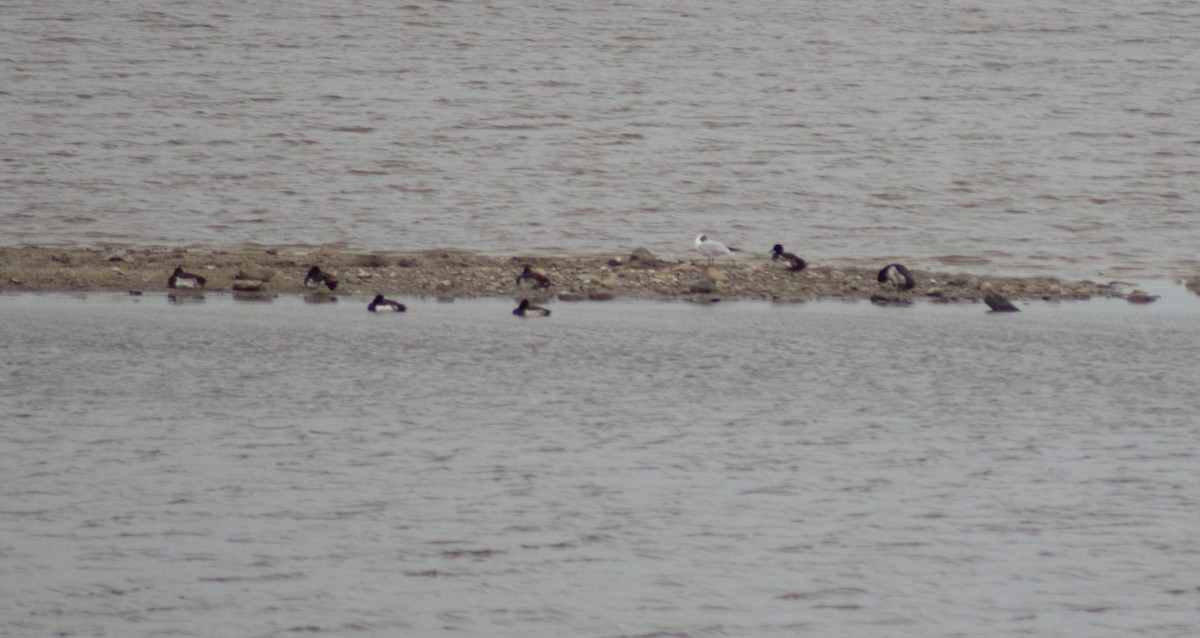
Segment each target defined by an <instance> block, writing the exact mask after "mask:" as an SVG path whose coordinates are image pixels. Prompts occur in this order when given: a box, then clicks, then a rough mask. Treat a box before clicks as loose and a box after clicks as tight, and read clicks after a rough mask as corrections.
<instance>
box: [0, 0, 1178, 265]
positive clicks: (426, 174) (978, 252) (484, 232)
mask: <svg viewBox="0 0 1200 638" xmlns="http://www.w3.org/2000/svg"><path fill="white" fill-rule="evenodd" d="M1198 103H1200V8H1198V7H1197V5H1196V3H1195V2H1192V1H1190V0H1133V1H1130V2H1119V3H1114V2H1108V1H1101V0H1069V1H1068V0H1050V1H1044V0H1038V1H1032V0H1000V1H994V2H988V3H975V2H938V3H922V2H912V1H899V2H887V3H880V2H865V1H854V0H850V1H846V0H838V1H837V2H830V1H825V0H810V1H804V2H790V3H780V2H768V1H765V0H742V1H739V2H733V3H731V2H712V1H705V0H700V1H695V2H662V1H654V2H636V3H633V2H591V1H582V0H558V1H553V2H506V1H495V2H473V1H440V2H413V3H408V4H404V3H396V2H390V1H383V0H357V1H355V2H340V3H324V2H313V1H311V0H307V1H306V0H287V1H286V2H285V1H280V0H263V1H258V2H250V3H247V2H240V1H239V2H230V1H228V0H190V1H188V2H161V1H155V2H148V1H146V0H111V1H107V2H83V3H81V2H62V1H46V0H38V1H36V2H34V1H22V0H0V141H2V146H0V159H2V164H0V224H2V225H3V227H4V229H5V234H4V237H3V238H0V241H4V242H5V243H16V242H42V243H65V244H82V245H91V244H95V243H98V242H106V241H110V242H118V243H141V244H166V245H187V244H195V243H200V244H216V245H229V244H237V243H241V242H258V243H268V244H301V245H316V244H324V243H334V244H343V245H348V246H354V247H364V248H370V249H426V248H443V247H451V248H462V249H467V250H475V251H479V252H483V253H489V254H513V253H523V252H531V251H536V252H566V253H580V252H585V253H617V254H620V253H626V252H628V251H629V250H631V249H632V248H634V247H636V246H646V247H648V248H650V249H651V250H653V251H655V252H657V253H659V254H663V255H668V256H673V255H680V254H683V253H686V252H687V251H688V250H689V248H690V241H691V238H692V237H693V236H694V235H695V234H696V233H697V232H700V231H705V232H708V233H710V234H712V235H714V236H715V237H717V238H718V239H721V240H724V241H726V242H727V243H730V244H733V245H735V246H736V245H741V246H742V247H744V248H747V249H752V250H756V251H766V250H768V249H769V247H770V246H771V245H772V244H774V243H783V244H784V245H785V246H787V247H788V248H789V249H792V250H794V251H796V252H797V253H799V254H801V255H802V256H804V257H806V258H807V259H809V260H810V261H814V262H816V263H820V262H821V261H836V260H863V261H866V262H872V263H875V262H878V260H880V259H883V258H891V257H897V258H902V259H904V260H906V261H908V262H911V263H912V264H914V265H922V266H951V267H958V266H966V267H969V268H971V269H974V270H976V271H989V272H990V271H1035V272H1039V273H1043V272H1044V273H1049V274H1063V275H1069V276H1077V275H1078V276H1089V277H1092V276H1096V275H1097V274H1098V273H1102V274H1103V275H1105V276H1126V277H1129V276H1139V275H1145V276H1155V277H1163V276H1174V275H1178V274H1194V272H1195V271H1196V270H1197V268H1198V267H1200V262H1198V261H1197V258H1196V252H1195V247H1196V246H1197V245H1198V244H1200V230H1198V229H1200V224H1197V223H1196V221H1197V210H1198V208H1200V179H1198V178H1200V108H1197V104H1198Z"/></svg>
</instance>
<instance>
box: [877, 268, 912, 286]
mask: <svg viewBox="0 0 1200 638" xmlns="http://www.w3.org/2000/svg"><path fill="white" fill-rule="evenodd" d="M876 279H878V280H879V283H881V284H891V285H893V286H895V287H896V288H898V289H900V290H912V289H913V287H914V286H916V285H917V282H916V280H915V279H913V276H912V273H911V272H909V271H908V268H905V267H904V264H888V265H886V266H884V267H883V269H882V270H880V271H879V276H878V277H876Z"/></svg>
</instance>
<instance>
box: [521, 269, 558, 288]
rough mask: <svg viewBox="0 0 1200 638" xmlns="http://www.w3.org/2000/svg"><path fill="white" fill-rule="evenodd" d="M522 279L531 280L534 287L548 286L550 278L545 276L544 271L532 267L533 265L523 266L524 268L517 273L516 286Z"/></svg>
mask: <svg viewBox="0 0 1200 638" xmlns="http://www.w3.org/2000/svg"><path fill="white" fill-rule="evenodd" d="M522 281H528V282H532V283H533V287H534V288H549V287H550V278H549V277H547V276H546V273H545V272H544V271H542V269H540V268H538V269H534V268H533V266H525V270H522V271H521V274H519V275H517V285H518V286H520V285H521V282H522Z"/></svg>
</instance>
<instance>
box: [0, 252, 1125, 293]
mask: <svg viewBox="0 0 1200 638" xmlns="http://www.w3.org/2000/svg"><path fill="white" fill-rule="evenodd" d="M314 265H316V266H319V267H320V268H321V269H322V270H323V271H325V272H329V273H332V274H333V275H335V276H336V278H337V280H338V286H337V288H336V290H335V291H333V292H332V293H328V294H338V295H340V294H353V295H357V294H362V295H368V294H376V293H382V294H388V295H397V296H423V297H529V298H532V299H543V300H544V299H553V298H557V299H560V300H564V301H570V300H588V299H591V300H602V299H612V298H617V297H620V298H637V299H662V300H671V299H695V298H720V299H730V300H734V299H759V300H776V301H797V302H800V301H815V300H860V299H861V300H865V299H870V300H872V301H874V302H876V303H883V304H908V303H912V302H913V301H918V300H927V301H932V302H942V303H954V302H959V303H976V302H980V301H982V299H983V297H984V296H985V295H986V294H987V293H988V292H989V291H992V290H994V291H997V292H999V293H1000V294H1002V295H1004V296H1005V297H1007V298H1009V299H1012V300H1046V301H1057V300H1067V299H1074V300H1079V299H1089V298H1091V297H1096V296H1099V297H1115V298H1126V299H1130V300H1131V301H1144V299H1140V298H1139V295H1138V294H1137V293H1138V292H1139V291H1137V290H1136V286H1134V285H1133V284H1132V283H1129V282H1094V281H1087V280H1083V281H1064V280H1061V279H1058V278H1056V277H1050V276H1025V277H1005V276H993V275H982V274H972V273H969V272H958V273H947V272H932V271H926V270H919V269H914V270H913V274H914V276H915V279H916V287H915V288H914V289H913V290H910V291H900V290H896V289H895V288H894V287H892V286H890V285H885V284H880V283H878V282H877V281H876V273H877V270H876V269H866V268H861V267H854V266H844V267H842V266H838V265H836V264H819V265H814V266H809V267H808V268H806V269H805V270H803V271H799V272H794V271H790V270H788V269H787V268H785V267H782V266H780V265H778V264H777V263H774V262H772V261H771V260H770V258H769V257H768V256H741V255H739V256H737V257H736V258H734V259H729V258H722V259H720V260H718V261H717V264H716V265H715V266H713V267H709V266H708V264H707V262H706V260H705V259H703V258H700V257H699V256H697V258H696V259H659V258H657V257H655V256H654V255H652V254H650V253H649V252H646V251H644V250H642V249H637V250H635V251H630V252H626V253H612V254H608V255H581V256H572V257H562V256H537V255H529V256H515V257H513V256H506V257H496V256H485V255H478V254H474V253H470V252H464V251H454V250H437V251H424V252H370V253H362V252H349V251H342V250H339V249H336V248H331V247H323V248H319V249H312V248H308V247H305V248H293V247H282V246H280V247H270V246H251V247H237V248H228V249H225V248H214V247H208V248H195V247H193V248H149V247H135V246H98V247H92V248H78V247H70V248H63V247H42V246H9V247H0V291H22V292H66V291H122V290H128V291H137V292H156V291H166V290H167V278H168V277H169V276H170V274H171V272H172V271H173V270H174V268H175V267H176V266H182V267H183V268H184V270H186V271H189V272H194V273H197V274H199V275H202V276H203V277H205V278H206V279H207V283H206V286H205V289H206V290H209V291H233V292H241V293H242V294H259V295H274V294H312V293H314V291H313V290H311V289H307V288H305V286H304V277H305V274H306V273H307V271H308V269H309V267H310V266H314ZM525 265H530V266H532V267H533V269H534V271H535V272H537V273H539V274H541V275H542V276H544V277H546V278H548V279H549V281H550V285H549V286H548V287H541V286H539V285H538V284H536V283H534V282H530V281H523V282H521V283H520V284H518V283H517V281H516V279H517V275H519V274H520V273H521V271H522V269H523V267H524V266H525ZM883 265H884V264H880V266H881V267H882V266H883ZM320 290H321V291H324V290H325V289H324V288H321V289H320Z"/></svg>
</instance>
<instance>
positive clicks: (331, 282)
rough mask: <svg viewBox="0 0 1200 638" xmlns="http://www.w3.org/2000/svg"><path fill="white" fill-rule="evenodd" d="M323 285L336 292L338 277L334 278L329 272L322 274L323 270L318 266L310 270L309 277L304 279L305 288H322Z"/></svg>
mask: <svg viewBox="0 0 1200 638" xmlns="http://www.w3.org/2000/svg"><path fill="white" fill-rule="evenodd" d="M322 284H324V285H325V287H326V288H328V289H330V290H334V289H336V288H337V284H338V281H337V277H334V276H333V275H331V274H329V273H327V272H321V269H320V268H318V267H316V266H313V267H312V268H309V269H308V275H306V276H305V277H304V287H305V288H320V287H321V285H322Z"/></svg>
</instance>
